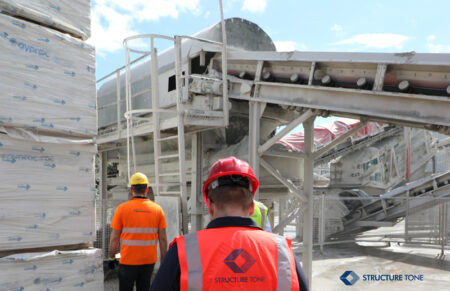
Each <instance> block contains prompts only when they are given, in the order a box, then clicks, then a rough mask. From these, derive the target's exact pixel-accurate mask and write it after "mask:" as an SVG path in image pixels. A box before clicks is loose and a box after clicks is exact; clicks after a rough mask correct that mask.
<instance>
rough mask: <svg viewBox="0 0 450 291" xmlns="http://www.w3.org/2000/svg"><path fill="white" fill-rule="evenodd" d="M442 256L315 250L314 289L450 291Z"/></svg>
mask: <svg viewBox="0 0 450 291" xmlns="http://www.w3.org/2000/svg"><path fill="white" fill-rule="evenodd" d="M438 254H440V250H439V249H437V248H423V247H419V246H402V245H397V244H393V245H392V246H386V245H385V244H382V245H380V244H378V246H377V244H376V243H370V244H367V245H365V246H362V245H357V244H346V245H334V246H325V248H324V252H323V254H320V251H319V250H315V251H314V261H313V286H312V287H313V288H312V290H314V291H322V290H327V291H335V290H347V291H348V290H364V291H371V290H392V291H393V290H405V291H406V290H408V291H409V290H414V291H417V290H427V291H428V290H433V291H438V290H450V251H448V250H447V251H446V257H445V258H444V259H443V260H442V259H441V260H439V259H437V255H438ZM300 259H301V258H300ZM347 270H350V271H354V272H355V273H356V274H357V275H358V276H359V277H360V279H359V280H358V281H357V282H356V283H355V284H354V285H353V286H346V285H345V284H344V283H343V282H342V281H341V280H340V279H339V277H340V276H341V275H342V274H343V273H344V272H345V271H347ZM364 274H373V275H384V274H386V275H395V274H402V275H403V276H404V274H413V275H423V281H405V280H403V281H399V282H380V281H378V282H368V281H363V275H364ZM105 290H107V291H116V290H119V288H118V280H117V272H114V271H113V272H111V273H110V274H109V275H108V279H107V280H106V281H105Z"/></svg>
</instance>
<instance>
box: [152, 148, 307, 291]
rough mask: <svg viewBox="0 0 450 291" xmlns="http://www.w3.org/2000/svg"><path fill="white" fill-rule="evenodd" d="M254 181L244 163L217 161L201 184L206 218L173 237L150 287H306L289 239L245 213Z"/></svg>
mask: <svg viewBox="0 0 450 291" xmlns="http://www.w3.org/2000/svg"><path fill="white" fill-rule="evenodd" d="M258 185H259V181H258V180H257V179H256V177H255V175H254V173H253V170H252V168H251V167H250V166H249V165H248V164H247V163H246V162H244V161H241V160H239V159H237V158H235V157H228V158H225V159H220V160H218V161H217V162H216V163H215V164H214V165H213V166H212V168H211V171H210V173H209V178H208V179H207V180H206V181H205V183H204V184H203V199H204V200H205V203H206V205H207V207H208V213H209V215H210V216H211V222H210V223H209V224H208V226H207V227H206V229H204V230H200V231H197V232H192V233H189V234H187V235H184V236H179V237H177V238H175V240H174V241H173V242H172V243H171V245H170V248H169V251H168V252H167V255H166V257H165V259H164V261H163V262H162V263H161V266H160V268H159V271H158V273H157V274H156V277H155V280H154V281H153V284H152V287H151V291H160V290H164V291H179V290H181V291H188V290H189V291H201V290H214V291H220V290H227V291H232V290H264V291H266V290H273V291H275V290H277V291H282V290H301V291H307V290H308V287H307V285H306V280H305V277H304V275H303V271H302V269H301V267H300V264H299V263H298V261H297V259H296V258H295V256H294V253H293V252H292V247H291V241H290V240H288V239H286V238H284V237H282V236H278V235H275V234H273V233H269V232H266V231H262V230H261V229H260V228H259V227H258V226H257V225H256V223H255V222H254V221H253V220H252V219H251V218H250V217H249V216H250V215H251V213H252V211H253V207H254V202H253V195H254V194H255V192H256V190H257V189H258Z"/></svg>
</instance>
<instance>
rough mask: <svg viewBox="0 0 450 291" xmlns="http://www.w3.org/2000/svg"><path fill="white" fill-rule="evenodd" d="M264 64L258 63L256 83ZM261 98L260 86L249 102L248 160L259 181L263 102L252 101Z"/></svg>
mask: <svg viewBox="0 0 450 291" xmlns="http://www.w3.org/2000/svg"><path fill="white" fill-rule="evenodd" d="M263 66H264V63H263V62H262V61H260V62H258V64H257V68H256V74H255V81H256V82H257V81H259V80H260V79H261V74H262V70H263ZM258 97H259V86H258V85H256V86H255V90H254V93H253V97H252V98H250V101H249V102H248V106H249V117H248V118H249V140H248V143H249V145H248V146H249V148H248V159H249V162H250V166H251V167H252V169H253V172H254V173H255V176H256V178H257V179H259V155H258V148H259V145H260V128H261V127H260V120H261V108H262V107H261V106H262V105H261V102H257V101H253V100H252V99H257V98H258ZM254 197H255V199H256V200H259V190H258V191H256V193H255V196H254Z"/></svg>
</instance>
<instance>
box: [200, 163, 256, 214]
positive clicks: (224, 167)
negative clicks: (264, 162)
mask: <svg viewBox="0 0 450 291" xmlns="http://www.w3.org/2000/svg"><path fill="white" fill-rule="evenodd" d="M232 175H237V176H243V177H246V178H248V180H249V182H250V185H249V186H250V189H249V190H250V191H251V192H252V193H253V195H255V193H256V190H258V186H259V181H258V179H256V177H255V173H253V170H252V168H251V167H250V165H249V164H248V163H247V162H245V161H242V160H239V159H238V158H236V157H228V158H224V159H220V160H218V161H217V162H215V163H214V165H213V166H212V167H211V170H210V171H209V177H208V179H207V180H206V181H205V182H204V183H203V200H204V201H205V203H206V205H208V199H207V197H208V188H209V184H211V182H212V181H214V180H216V179H217V178H219V177H223V176H232Z"/></svg>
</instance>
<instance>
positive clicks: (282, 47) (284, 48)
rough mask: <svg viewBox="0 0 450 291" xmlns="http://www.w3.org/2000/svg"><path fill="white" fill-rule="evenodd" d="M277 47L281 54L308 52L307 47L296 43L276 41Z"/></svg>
mask: <svg viewBox="0 0 450 291" xmlns="http://www.w3.org/2000/svg"><path fill="white" fill-rule="evenodd" d="M274 43H275V47H276V48H277V51H279V52H291V51H295V50H302V51H304V50H306V45H304V44H301V43H296V42H295V41H274Z"/></svg>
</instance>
